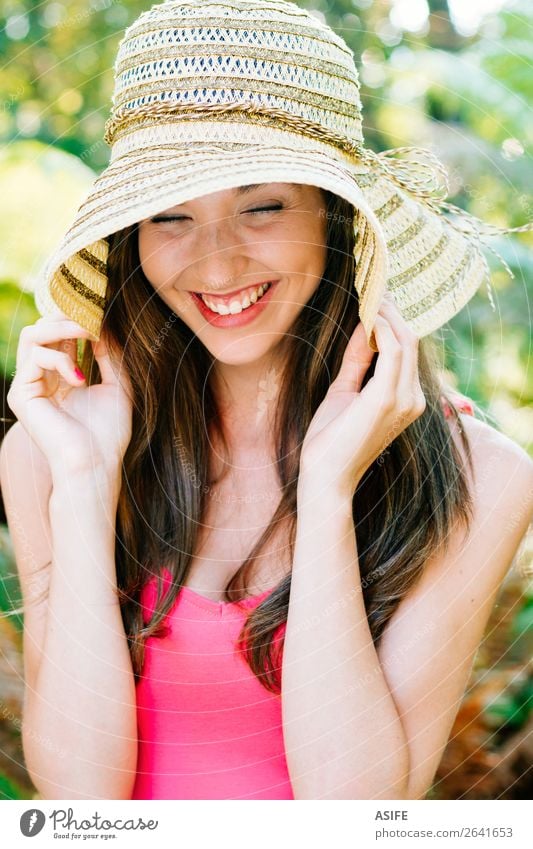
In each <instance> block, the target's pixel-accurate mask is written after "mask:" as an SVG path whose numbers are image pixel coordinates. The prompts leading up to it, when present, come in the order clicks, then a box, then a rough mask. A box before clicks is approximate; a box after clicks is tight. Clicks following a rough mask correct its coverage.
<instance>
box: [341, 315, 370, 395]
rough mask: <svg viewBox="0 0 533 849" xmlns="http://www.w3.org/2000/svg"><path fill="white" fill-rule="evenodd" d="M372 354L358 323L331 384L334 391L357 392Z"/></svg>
mask: <svg viewBox="0 0 533 849" xmlns="http://www.w3.org/2000/svg"><path fill="white" fill-rule="evenodd" d="M374 354H375V351H373V350H372V348H370V347H369V345H368V343H367V341H366V333H365V329H364V326H363V323H362V322H361V321H360V322H359V323H358V324H357V327H356V328H355V330H354V332H353V333H352V335H351V336H350V338H349V339H348V344H347V345H346V348H345V351H344V355H343V358H342V363H341V367H340V369H339V373H338V374H337V377H336V378H335V380H334V381H333V382H332V385H333V384H334V385H335V389H338V390H340V391H342V392H359V390H360V389H361V385H362V383H363V378H364V376H365V374H366V372H367V371H368V368H369V366H370V363H371V362H372V359H373V357H374Z"/></svg>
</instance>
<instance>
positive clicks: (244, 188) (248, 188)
mask: <svg viewBox="0 0 533 849" xmlns="http://www.w3.org/2000/svg"><path fill="white" fill-rule="evenodd" d="M260 185H261V183H250V185H249V186H237V192H238V193H239V194H240V195H245V194H246V193H247V192H253V191H254V189H258V188H259V186H260Z"/></svg>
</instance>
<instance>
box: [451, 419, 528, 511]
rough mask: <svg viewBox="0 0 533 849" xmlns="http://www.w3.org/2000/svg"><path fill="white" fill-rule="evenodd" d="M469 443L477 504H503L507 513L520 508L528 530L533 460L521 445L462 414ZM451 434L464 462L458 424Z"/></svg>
mask: <svg viewBox="0 0 533 849" xmlns="http://www.w3.org/2000/svg"><path fill="white" fill-rule="evenodd" d="M459 416H460V419H461V423H462V425H463V428H464V431H465V434H466V437H467V439H468V442H469V445H470V449H471V456H472V465H473V469H474V476H475V478H474V481H473V494H474V496H475V502H476V504H477V505H478V506H479V507H480V508H481V509H483V508H484V507H485V506H490V507H491V508H494V505H495V503H496V502H500V503H501V504H502V505H505V506H506V507H507V508H508V509H509V508H512V506H513V504H515V505H517V506H518V505H521V508H522V513H523V517H524V520H525V521H526V526H527V516H528V515H529V521H531V517H532V514H533V460H532V459H531V457H530V456H529V454H528V453H527V451H525V450H524V449H523V448H522V446H521V445H519V444H518V443H517V442H515V441H514V440H513V439H511V438H510V437H508V436H507V435H506V434H504V433H502V432H501V431H499V430H497V429H496V428H494V427H492V425H490V424H488V423H487V422H484V421H483V420H481V419H479V418H475V417H474V416H471V415H468V414H466V413H460V414H459ZM448 423H449V425H450V431H451V434H452V436H453V439H454V441H455V444H456V445H457V448H458V450H459V453H460V455H461V456H462V458H463V462H465V461H466V455H465V449H464V446H463V442H462V440H461V438H460V434H459V428H458V427H457V425H456V423H455V421H453V420H452V419H450V420H449V422H448Z"/></svg>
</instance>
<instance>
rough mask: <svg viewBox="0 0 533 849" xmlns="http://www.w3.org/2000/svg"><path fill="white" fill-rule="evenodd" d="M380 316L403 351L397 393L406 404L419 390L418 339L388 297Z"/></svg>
mask: <svg viewBox="0 0 533 849" xmlns="http://www.w3.org/2000/svg"><path fill="white" fill-rule="evenodd" d="M379 312H380V314H381V315H383V316H384V317H385V318H386V319H387V320H388V321H389V323H390V325H391V327H392V329H393V331H394V333H395V336H396V338H397V339H398V341H399V343H400V344H401V346H402V349H403V362H402V373H401V376H400V380H399V385H398V391H399V395H400V397H401V398H403V399H404V401H405V402H406V403H407V399H410V398H412V396H413V393H414V394H415V395H416V394H417V393H418V392H419V390H420V384H419V371H418V350H419V341H420V340H419V338H418V336H417V335H416V333H415V332H414V331H413V330H412V329H411V327H409V325H408V324H407V322H406V320H405V319H404V317H403V315H402V314H401V312H400V310H399V309H398V307H397V306H396V304H395V303H394V301H393V300H392V298H391V297H390V296H389V298H388V299H385V300H384V301H382V303H381V305H380V310H379Z"/></svg>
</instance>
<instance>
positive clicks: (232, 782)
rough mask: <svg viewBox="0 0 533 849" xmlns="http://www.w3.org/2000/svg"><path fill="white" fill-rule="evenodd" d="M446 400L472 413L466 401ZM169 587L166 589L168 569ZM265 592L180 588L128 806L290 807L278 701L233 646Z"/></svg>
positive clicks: (144, 703) (160, 648)
mask: <svg viewBox="0 0 533 849" xmlns="http://www.w3.org/2000/svg"><path fill="white" fill-rule="evenodd" d="M448 394H449V395H450V399H451V400H452V401H453V403H454V405H455V406H456V407H457V408H458V409H459V410H460V411H461V412H466V413H469V414H470V415H473V414H474V411H473V406H472V403H471V401H470V400H469V399H468V398H466V397H465V396H463V395H460V394H458V393H455V392H453V393H448ZM443 407H444V413H445V415H446V417H449V409H447V408H446V405H445V404H444V401H443ZM163 581H164V584H163V585H164V589H165V590H166V589H167V587H168V585H169V581H170V573H169V572H168V570H166V569H165V570H164V572H163ZM269 592H271V590H265V591H264V592H263V593H260V594H258V595H256V596H253V597H250V598H247V599H244V600H243V601H241V602H240V603H238V602H229V603H228V602H216V601H211V600H210V599H208V598H206V597H205V596H203V595H200V594H199V593H197V592H195V591H194V590H192V589H190V588H189V587H182V589H181V590H180V593H179V595H178V598H177V600H176V603H175V605H174V607H173V608H172V610H171V611H170V613H169V614H168V616H167V620H166V624H167V625H168V626H170V627H169V632H168V634H167V636H165V637H149V638H148V639H147V641H146V649H145V662H144V667H143V671H142V676H141V678H139V680H138V683H137V688H136V693H137V723H138V739H139V749H138V761H137V776H136V780H135V786H134V789H133V794H132V797H131V798H132V799H294V796H293V793H292V788H291V783H290V779H289V774H288V770H287V762H286V758H285V748H284V743H283V727H282V717H281V697H280V696H276V695H274V694H271V693H268V692H267V691H266V690H265V688H264V687H263V686H262V685H261V684H260V683H259V681H258V680H257V678H256V677H255V675H254V674H253V673H252V672H251V670H250V668H249V666H248V664H247V663H246V662H245V660H244V659H243V657H242V655H241V654H239V652H238V651H237V649H236V648H235V646H234V644H235V642H236V639H237V636H238V633H239V631H240V628H241V625H242V623H243V621H244V618H245V616H246V611H247V610H248V609H249V608H251V607H253V606H255V605H257V604H259V602H260V601H262V600H263V599H264V598H266V596H267V595H268V594H269ZM155 595H156V582H155V579H152V580H151V581H149V582H148V583H147V584H146V585H145V586H144V587H143V590H142V593H141V604H142V605H143V617H144V621H145V622H146V621H147V620H148V618H149V616H150V614H151V613H152V610H153V608H154V604H155ZM239 605H242V608H241V607H240V606H239ZM281 628H284V626H281Z"/></svg>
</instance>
